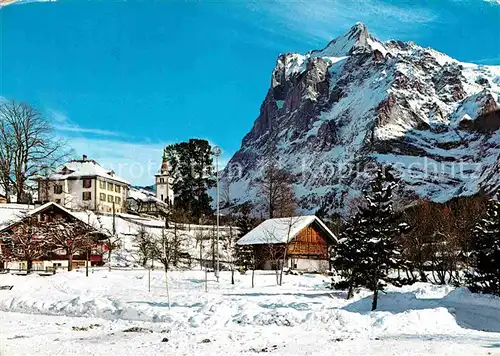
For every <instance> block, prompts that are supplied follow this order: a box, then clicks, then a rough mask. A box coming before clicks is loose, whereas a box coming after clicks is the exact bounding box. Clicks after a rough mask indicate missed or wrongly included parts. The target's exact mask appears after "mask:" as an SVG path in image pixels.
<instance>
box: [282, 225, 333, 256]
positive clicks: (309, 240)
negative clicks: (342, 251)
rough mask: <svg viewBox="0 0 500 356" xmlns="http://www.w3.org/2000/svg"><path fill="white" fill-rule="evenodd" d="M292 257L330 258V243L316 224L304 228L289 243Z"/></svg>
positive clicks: (289, 252) (289, 253)
mask: <svg viewBox="0 0 500 356" xmlns="http://www.w3.org/2000/svg"><path fill="white" fill-rule="evenodd" d="M287 254H288V255H289V256H290V257H293V256H303V257H309V258H317V259H328V243H327V242H326V241H325V239H324V238H323V236H322V234H321V232H320V231H319V229H318V228H316V227H315V226H314V225H311V226H309V227H307V228H305V229H304V230H302V231H301V232H300V233H299V234H298V235H297V237H296V238H295V239H294V240H293V241H292V242H291V243H290V244H289V245H288V252H287Z"/></svg>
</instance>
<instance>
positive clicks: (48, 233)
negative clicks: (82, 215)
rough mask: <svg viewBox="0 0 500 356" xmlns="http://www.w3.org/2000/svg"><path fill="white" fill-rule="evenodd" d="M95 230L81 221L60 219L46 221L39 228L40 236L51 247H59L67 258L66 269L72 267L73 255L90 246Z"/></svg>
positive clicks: (69, 269) (84, 250)
mask: <svg viewBox="0 0 500 356" xmlns="http://www.w3.org/2000/svg"><path fill="white" fill-rule="evenodd" d="M95 233H97V231H96V230H95V229H94V228H93V227H92V226H90V225H87V224H85V223H83V222H81V221H78V220H75V221H64V220H62V219H59V220H55V221H53V222H50V223H46V224H45V225H43V227H42V228H41V233H40V236H41V237H42V238H44V239H45V240H46V241H47V243H48V245H49V246H50V247H51V248H52V249H61V250H63V251H64V253H65V255H66V256H67V258H68V271H71V270H72V269H73V256H74V255H76V254H78V253H83V252H86V251H87V249H89V248H92V246H93V243H94V240H95V239H94V234H95Z"/></svg>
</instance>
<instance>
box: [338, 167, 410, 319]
mask: <svg viewBox="0 0 500 356" xmlns="http://www.w3.org/2000/svg"><path fill="white" fill-rule="evenodd" d="M395 186H396V181H395V179H394V176H393V175H392V174H391V172H390V171H389V170H388V169H382V168H379V169H378V170H377V172H376V176H375V178H374V180H373V181H372V182H371V184H370V187H371V189H370V190H369V191H365V200H366V205H365V206H362V207H360V208H359V210H360V211H359V213H358V214H356V216H355V218H354V219H353V220H352V222H351V223H350V224H349V226H348V228H346V229H345V231H344V233H343V240H342V242H341V243H340V244H339V247H338V254H339V256H338V258H337V263H338V264H344V268H347V271H348V272H347V275H348V278H349V279H347V282H348V285H349V288H350V289H352V288H355V287H357V286H363V287H366V288H368V289H370V290H372V291H373V302H372V310H375V309H376V308H377V301H378V292H379V291H381V290H383V289H384V287H385V286H386V284H387V283H392V284H395V285H400V284H401V282H402V280H400V279H399V278H397V277H391V270H393V269H396V268H400V267H402V266H403V264H404V261H403V259H402V257H401V252H400V246H399V241H398V240H399V237H400V235H401V234H402V232H403V231H405V230H406V229H407V228H408V226H407V225H406V224H404V223H400V221H399V214H397V213H396V212H395V211H394V210H393V201H392V192H393V189H394V187H395ZM344 277H345V276H344ZM350 293H351V294H352V291H351V292H350Z"/></svg>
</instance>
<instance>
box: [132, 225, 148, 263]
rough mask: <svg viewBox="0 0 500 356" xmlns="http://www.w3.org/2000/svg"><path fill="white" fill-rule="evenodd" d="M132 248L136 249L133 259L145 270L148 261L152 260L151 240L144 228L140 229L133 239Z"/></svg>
mask: <svg viewBox="0 0 500 356" xmlns="http://www.w3.org/2000/svg"><path fill="white" fill-rule="evenodd" d="M133 243H134V247H135V248H136V253H135V254H134V259H136V261H138V262H139V264H140V265H141V266H142V267H144V268H146V265H147V264H148V261H150V260H152V257H153V256H152V248H151V247H152V246H151V245H152V243H153V242H152V238H151V235H150V234H149V233H148V232H147V231H146V229H145V228H144V227H141V228H140V229H139V231H138V232H137V234H136V235H135V236H134V237H133Z"/></svg>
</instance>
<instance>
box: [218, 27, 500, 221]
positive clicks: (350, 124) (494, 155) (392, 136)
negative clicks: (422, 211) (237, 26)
mask: <svg viewBox="0 0 500 356" xmlns="http://www.w3.org/2000/svg"><path fill="white" fill-rule="evenodd" d="M499 97H500V67H496V66H481V65H475V64H471V63H462V62H460V61H457V60H455V59H453V58H451V57H449V56H447V55H445V54H443V53H440V52H438V51H436V50H434V49H431V48H423V47H420V46H418V45H416V44H415V43H413V42H401V41H388V42H385V43H383V42H381V41H379V40H377V39H375V38H374V37H373V36H371V35H370V34H369V32H368V30H367V29H366V27H365V26H364V25H362V24H357V25H355V26H354V27H353V28H352V29H351V30H350V31H349V32H348V33H347V34H346V35H344V36H341V37H339V38H337V39H335V40H333V41H332V42H330V43H329V44H328V45H327V46H326V47H325V48H324V49H323V50H320V51H312V52H309V53H306V54H305V55H302V54H297V53H289V54H282V55H280V56H279V58H278V61H277V64H276V67H275V69H274V71H273V73H272V80H271V86H270V89H269V91H268V93H267V95H266V98H265V100H264V102H263V104H262V106H261V109H260V115H259V117H258V118H257V120H256V121H255V123H254V126H253V128H252V130H251V131H250V132H249V133H248V134H247V135H246V136H245V137H244V139H243V142H242V146H241V149H240V150H239V151H238V152H236V153H235V155H234V156H233V157H232V158H231V160H230V162H229V164H228V165H227V167H226V169H225V171H224V174H223V176H224V177H225V178H226V179H229V180H230V181H231V184H233V186H234V188H233V190H234V192H236V194H238V196H237V197H236V198H237V200H238V201H239V202H241V203H242V202H244V201H247V200H254V199H253V197H255V196H256V195H257V191H256V184H255V181H256V179H257V178H259V176H260V174H261V171H262V167H263V166H264V164H265V162H264V159H263V157H266V153H268V152H270V151H272V150H274V147H275V148H276V150H277V156H278V157H279V158H280V163H281V166H282V167H285V168H287V169H288V170H289V171H290V172H291V173H292V174H293V175H294V178H295V191H296V195H297V196H298V197H299V200H300V203H301V208H302V210H303V211H304V212H314V211H315V210H316V209H318V207H319V206H321V205H324V204H327V205H329V206H330V207H331V208H332V209H334V210H337V211H339V212H342V211H343V210H344V209H345V207H346V205H348V204H349V202H350V201H351V200H352V199H355V198H356V197H357V196H359V194H360V191H361V190H362V188H363V186H364V184H365V182H366V178H367V173H366V172H365V169H364V167H367V166H368V165H370V164H371V163H382V164H390V165H392V166H394V168H395V169H396V171H397V173H399V176H400V177H401V178H402V180H403V183H404V184H403V187H402V191H401V192H400V193H401V195H402V196H403V197H407V198H409V197H415V196H419V197H423V198H427V199H431V200H435V201H444V200H448V199H450V198H453V197H454V196H459V195H470V194H475V193H477V192H478V191H480V190H482V191H492V190H493V189H494V188H495V187H498V186H499V178H498V164H497V162H498V158H499V157H500V131H499V128H500V113H498V110H499V108H500V105H499ZM235 167H237V168H235ZM342 172H344V173H342ZM345 172H351V173H345Z"/></svg>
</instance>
